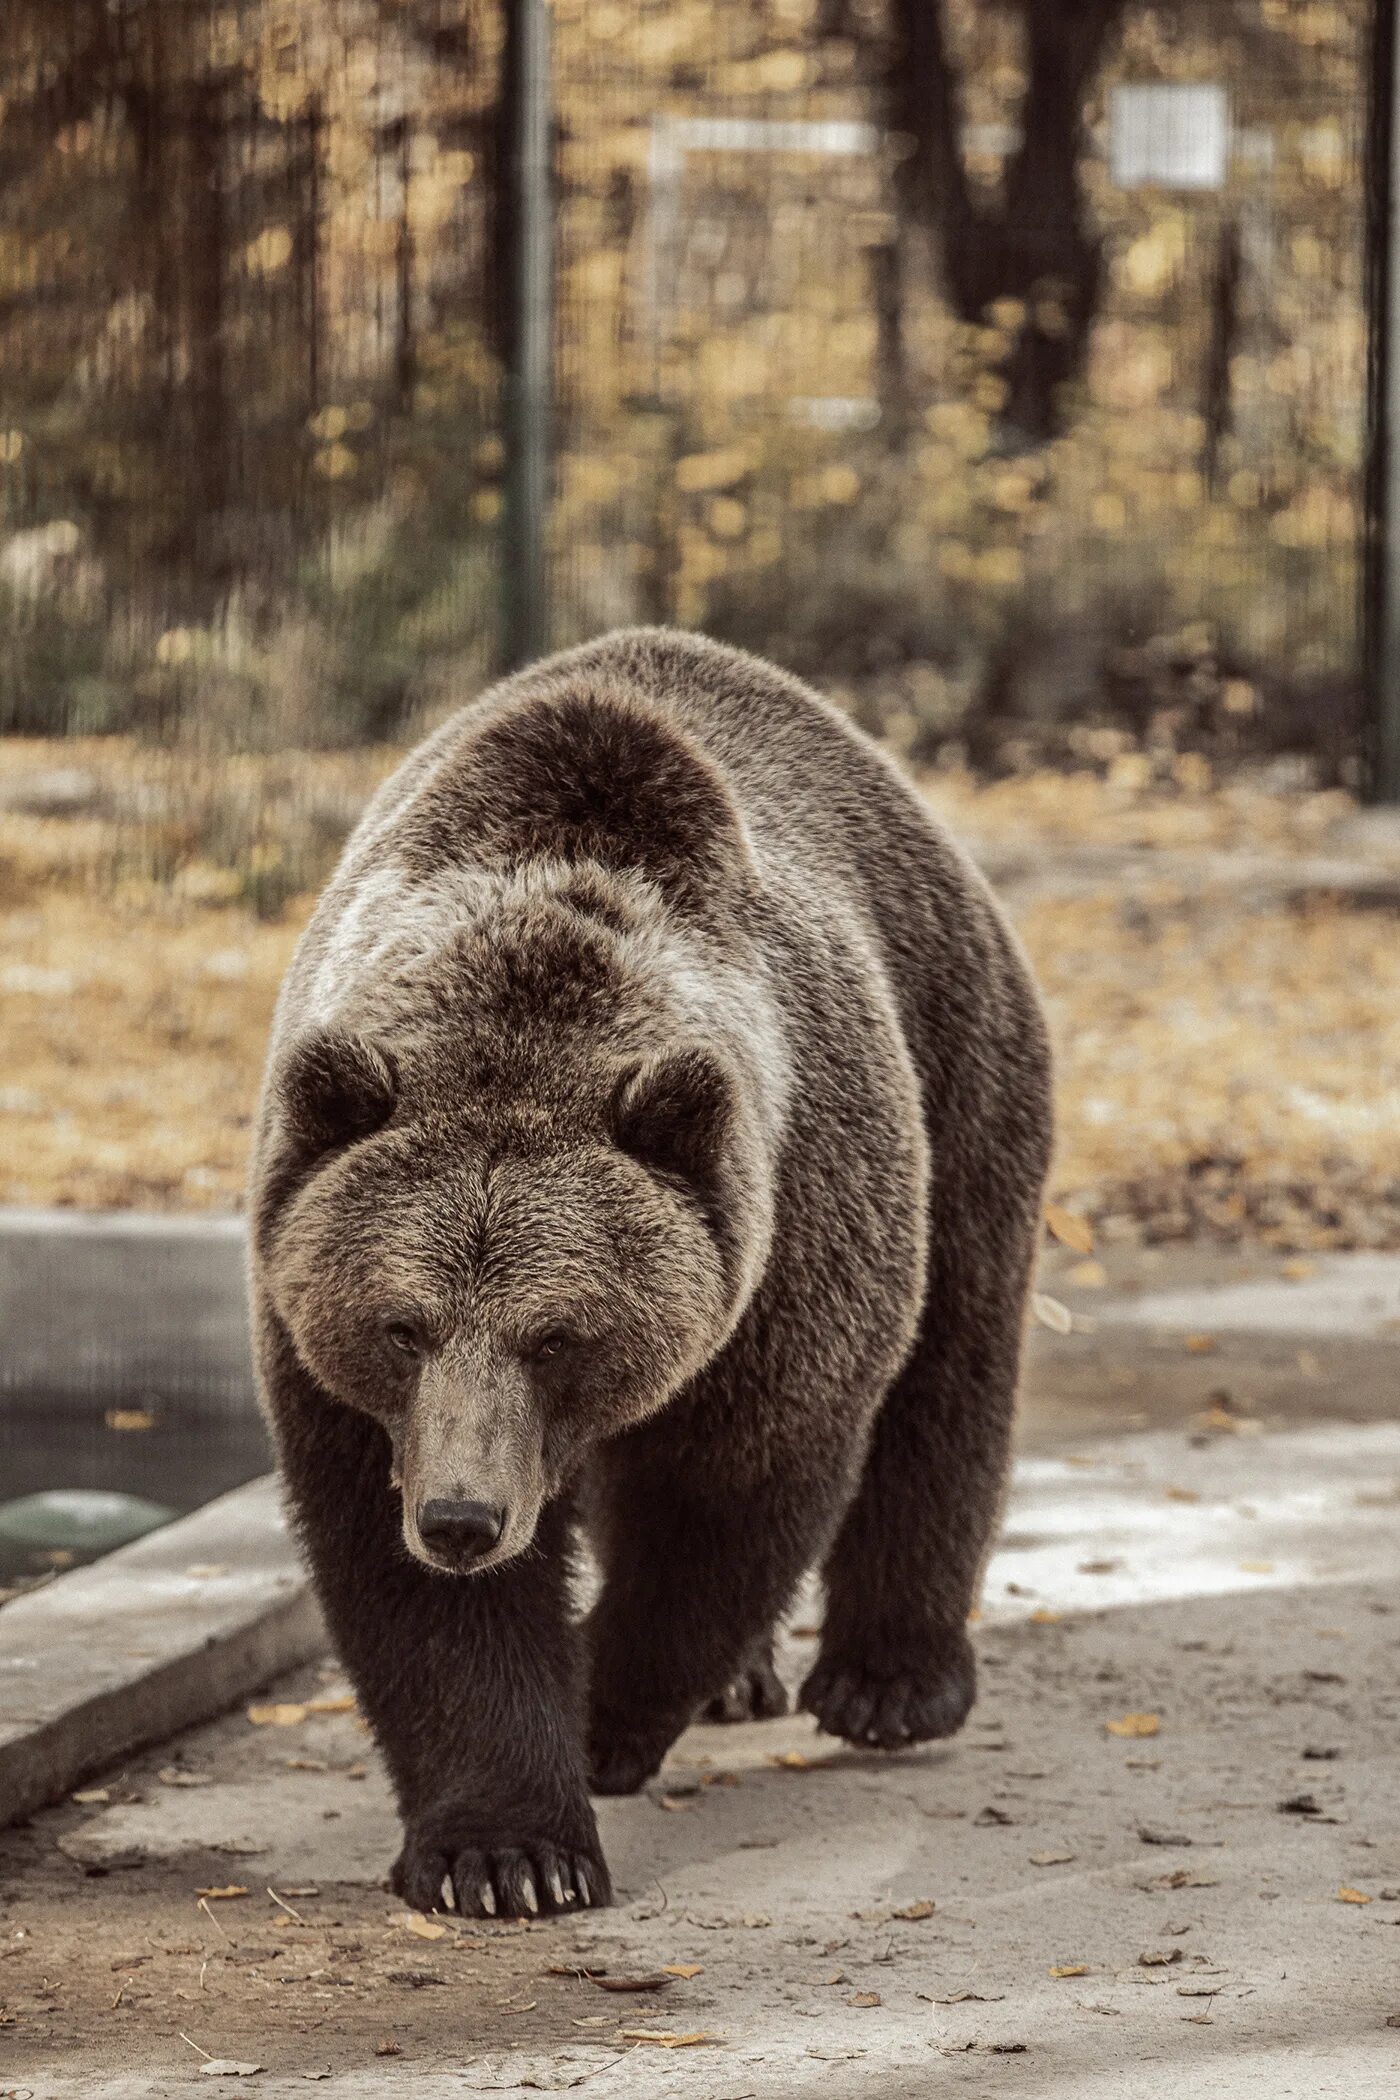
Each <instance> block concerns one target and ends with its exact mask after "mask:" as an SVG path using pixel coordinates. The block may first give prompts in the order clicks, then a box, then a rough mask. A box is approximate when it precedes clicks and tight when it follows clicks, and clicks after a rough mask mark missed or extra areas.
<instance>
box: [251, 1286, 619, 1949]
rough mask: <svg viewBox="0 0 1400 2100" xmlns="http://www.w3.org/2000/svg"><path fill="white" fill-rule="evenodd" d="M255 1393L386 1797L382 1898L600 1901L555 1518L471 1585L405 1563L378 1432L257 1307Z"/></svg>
mask: <svg viewBox="0 0 1400 2100" xmlns="http://www.w3.org/2000/svg"><path fill="white" fill-rule="evenodd" d="M259 1313H260V1317H259V1359H260V1368H261V1371H262V1377H263V1387H264V1393H265V1396H266V1398H267V1402H268V1406H269V1411H270V1413H271V1414H272V1417H273V1420H274V1424H275V1426H276V1430H277V1442H278V1448H279V1457H280V1459H281V1462H282V1473H283V1478H284V1481H285V1483H286V1487H287V1492H288V1495H289V1498H290V1502H291V1508H292V1515H293V1517H294V1520H295V1523H296V1528H297V1531H298V1533H299V1535H300V1537H301V1540H302V1544H303V1546H304V1548H305V1550H306V1553H307V1555H308V1557H309V1559H310V1562H311V1567H312V1572H313V1574H314V1577H315V1582H316V1589H317V1593H318V1595H319V1597H320V1600H321V1605H322V1609H323V1610H324V1612H325V1616H326V1621H327V1624H328V1626H329V1628H330V1632H331V1636H332V1638H333V1640H334V1642H335V1646H336V1649H337V1651H338V1653H339V1655H340V1657H341V1659H342V1661H343V1662H344V1664H345V1666H346V1668H347V1669H348V1671H349V1673H350V1676H351V1678H352V1679H353V1681H354V1684H355V1688H356V1691H357V1692H358V1694H359V1700H360V1706H361V1709H362V1711H363V1713H364V1715H365V1718H366V1719H367V1720H368V1722H369V1724H370V1726H371V1728H372V1729H373V1731H374V1734H375V1737H376V1739H377V1741H378V1743H379V1747H380V1749H381V1750H382V1752H383V1754H384V1759H385V1762H386V1764H387V1765H388V1767H389V1772H390V1775H391V1777H392V1779H393V1782H394V1787H395V1791H396V1792H397V1795H398V1800H399V1808H400V1812H401V1814H402V1816H403V1823H404V1845H403V1851H402V1852H401V1853H400V1855H399V1858H398V1861H397V1863H396V1865H395V1867H394V1869H393V1875H392V1886H393V1888H394V1890H395V1892H396V1893H397V1894H398V1895H399V1896H401V1897H402V1898H403V1899H404V1901H405V1902H407V1903H409V1904H412V1905H413V1907H414V1908H415V1909H418V1910H433V1909H436V1908H439V1907H440V1906H441V1905H442V1903H443V1901H444V1887H445V1885H446V1886H450V1888H451V1890H452V1893H453V1897H454V1898H455V1901H456V1906H457V1909H458V1910H459V1911H462V1912H464V1913H465V1914H467V1915H469V1916H473V1917H483V1916H490V1915H496V1916H503V1917H520V1916H524V1915H527V1914H530V1913H533V1912H549V1911H558V1910H568V1909H575V1908H579V1907H581V1906H583V1905H587V1904H597V1903H607V1902H608V1901H609V1900H610V1896H611V1889H610V1884H609V1880H608V1870H607V1867H606V1865H605V1863H604V1860H603V1855H602V1851H601V1848H600V1845H599V1840H598V1829H597V1823H596V1821H595V1819H594V1815H593V1808H592V1804H591V1803H590V1801H589V1799H588V1792H587V1786H586V1779H585V1771H584V1761H583V1726H582V1692H581V1686H580V1683H579V1670H578V1636H577V1630H576V1628H574V1627H573V1626H572V1625H571V1624H570V1621H569V1612H568V1595H567V1552H568V1546H569V1517H568V1513H567V1511H565V1510H564V1509H562V1508H560V1507H559V1506H558V1505H553V1506H551V1507H549V1508H547V1509H546V1510H545V1512H544V1515H543V1517H542V1519H541V1522H540V1527H539V1531H538V1533H537V1535H536V1538H535V1541H534V1543H533V1545H532V1546H531V1548H530V1550H529V1551H528V1552H526V1553H523V1554H521V1555H520V1557H519V1558H518V1559H516V1560H513V1561H508V1562H506V1563H505V1564H504V1565H503V1566H501V1567H499V1568H493V1569H489V1570H488V1571H487V1572H486V1573H484V1574H482V1575H477V1576H473V1575H462V1576H453V1575H443V1574H439V1573H437V1572H436V1571H435V1570H433V1569H430V1568H427V1567H424V1566H423V1565H422V1564H421V1562H419V1561H416V1560H414V1559H413V1558H411V1556H410V1555H409V1552H408V1549H407V1548H406V1546H405V1545H404V1542H403V1537H402V1530H401V1515H400V1505H399V1497H398V1495H397V1494H396V1493H393V1492H391V1490H390V1486H389V1463H390V1451H389V1443H388V1439H387V1438H386V1436H385V1434H384V1432H383V1430H382V1429H381V1428H380V1427H379V1426H378V1425H377V1424H376V1423H374V1422H372V1421H370V1420H369V1418H368V1417H367V1416H365V1415H361V1414H356V1413H355V1412H353V1411H352V1410H351V1409H350V1408H347V1407H343V1406H341V1405H340V1404H339V1403H337V1402H336V1401H333V1400H331V1399H329V1398H328V1397H327V1396H326V1395H324V1394H323V1393H321V1392H320V1391H319V1390H318V1389H317V1387H316V1386H315V1385H314V1384H313V1383H312V1381H311V1380H310V1378H309V1377H308V1376H307V1374H306V1372H305V1371H304V1370H303V1369H302V1367H301V1365H300V1364H299V1362H298V1361H297V1360H296V1358H295V1356H294V1354H293V1351H292V1347H291V1343H290V1341H289V1340H288V1338H287V1336H286V1334H285V1332H284V1331H283V1330H282V1329H281V1327H280V1323H278V1322H277V1320H276V1318H275V1316H274V1315H272V1314H271V1313H270V1311H268V1309H266V1308H259Z"/></svg>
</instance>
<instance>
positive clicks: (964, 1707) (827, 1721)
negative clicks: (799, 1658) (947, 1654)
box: [801, 1651, 976, 1750]
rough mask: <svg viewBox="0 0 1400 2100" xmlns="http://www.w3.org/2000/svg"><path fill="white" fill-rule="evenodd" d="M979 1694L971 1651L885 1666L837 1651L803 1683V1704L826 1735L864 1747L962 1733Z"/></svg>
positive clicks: (895, 1746) (900, 1745) (899, 1745)
mask: <svg viewBox="0 0 1400 2100" xmlns="http://www.w3.org/2000/svg"><path fill="white" fill-rule="evenodd" d="M975 1696H976V1675H975V1671H974V1667H973V1663H972V1657H971V1652H970V1651H968V1652H966V1654H965V1655H959V1656H955V1657H953V1658H952V1659H951V1660H950V1661H948V1662H946V1663H944V1664H943V1665H942V1666H930V1665H929V1664H927V1663H921V1664H914V1665H910V1666H908V1667H906V1668H902V1669H901V1668H894V1669H891V1670H882V1671H880V1672H879V1673H878V1674H877V1673H876V1672H875V1671H874V1670H872V1669H871V1668H870V1667H869V1666H868V1665H867V1664H865V1663H861V1662H848V1661H844V1660H842V1659H841V1658H840V1657H837V1656H833V1657H832V1658H831V1659H830V1660H826V1659H825V1658H823V1659H820V1660H819V1661H818V1662H817V1664H816V1666H815V1668H814V1669H813V1670H812V1672H811V1674H810V1675H809V1677H808V1678H807V1681H806V1683H805V1684H804V1685H803V1687H802V1692H801V1703H802V1706H803V1707H804V1709H805V1710H806V1711H807V1712H808V1713H809V1714H814V1715H815V1716H816V1722H817V1726H818V1727H819V1728H820V1729H821V1731H822V1733H823V1734H824V1735H837V1736H842V1737H844V1739H845V1740H846V1742H848V1743H854V1744H856V1745H857V1746H858V1747H859V1748H861V1749H867V1748H870V1749H876V1750H904V1749H907V1748H909V1747H910V1746H911V1745H912V1744H914V1743H929V1742H936V1741H938V1740H940V1739H941V1738H942V1737H944V1736H950V1735H956V1734H957V1732H958V1730H959V1729H960V1728H961V1727H962V1725H963V1722H964V1721H965V1720H966V1719H967V1716H968V1713H969V1712H970V1710H971V1707H972V1702H973V1699H974V1698H975Z"/></svg>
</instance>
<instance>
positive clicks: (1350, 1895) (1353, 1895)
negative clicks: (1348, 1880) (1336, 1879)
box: [1333, 1885, 1371, 1903]
mask: <svg viewBox="0 0 1400 2100" xmlns="http://www.w3.org/2000/svg"><path fill="white" fill-rule="evenodd" d="M1333 1900H1334V1902H1337V1903H1369V1902H1370V1901H1371V1898H1370V1897H1369V1896H1364V1895H1363V1894H1362V1893H1361V1890H1360V1889H1350V1888H1347V1887H1346V1886H1345V1885H1343V1887H1341V1888H1339V1889H1338V1891H1337V1893H1336V1896H1335V1897H1334V1899H1333Z"/></svg>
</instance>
